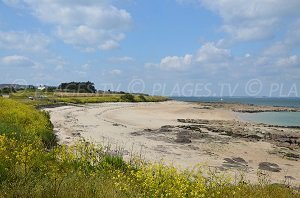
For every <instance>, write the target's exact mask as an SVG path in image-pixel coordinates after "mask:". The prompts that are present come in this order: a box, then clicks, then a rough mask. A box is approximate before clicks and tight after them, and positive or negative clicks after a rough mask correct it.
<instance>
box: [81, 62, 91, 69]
mask: <svg viewBox="0 0 300 198" xmlns="http://www.w3.org/2000/svg"><path fill="white" fill-rule="evenodd" d="M81 68H82V69H84V70H87V69H89V68H90V64H87V63H86V64H83V65H81Z"/></svg>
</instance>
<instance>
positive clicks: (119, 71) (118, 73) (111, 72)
mask: <svg viewBox="0 0 300 198" xmlns="http://www.w3.org/2000/svg"><path fill="white" fill-rule="evenodd" d="M110 74H112V75H120V74H122V71H121V70H119V69H113V70H111V71H110Z"/></svg>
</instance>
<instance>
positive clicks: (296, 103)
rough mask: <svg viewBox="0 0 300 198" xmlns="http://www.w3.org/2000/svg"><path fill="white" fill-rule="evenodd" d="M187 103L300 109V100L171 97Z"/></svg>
mask: <svg viewBox="0 0 300 198" xmlns="http://www.w3.org/2000/svg"><path fill="white" fill-rule="evenodd" d="M170 98H171V99H173V100H178V101H186V102H228V103H242V104H253V105H267V106H279V107H300V98H268V97H262V98H254V97H223V98H220V97H170Z"/></svg>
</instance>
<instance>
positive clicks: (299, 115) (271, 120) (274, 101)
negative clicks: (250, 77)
mask: <svg viewBox="0 0 300 198" xmlns="http://www.w3.org/2000/svg"><path fill="white" fill-rule="evenodd" d="M171 98H172V99H174V100H178V101H186V102H227V103H242V104H253V105H267V106H280V107H300V98H251V97H249V98H247V97H223V98H222V99H221V98H217V97H171ZM237 115H238V116H239V117H240V118H241V119H242V120H245V121H250V122H258V123H265V124H272V125H280V126H300V112H261V113H237Z"/></svg>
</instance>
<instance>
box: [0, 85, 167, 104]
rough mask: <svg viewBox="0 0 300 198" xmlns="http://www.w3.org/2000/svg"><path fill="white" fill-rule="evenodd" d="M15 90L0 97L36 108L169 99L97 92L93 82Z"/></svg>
mask: <svg viewBox="0 0 300 198" xmlns="http://www.w3.org/2000/svg"><path fill="white" fill-rule="evenodd" d="M18 87H19V88H18V89H15V88H14V87H13V86H7V87H4V88H2V89H0V97H1V94H2V95H4V94H5V95H9V97H10V98H11V99H13V100H15V101H19V102H21V103H25V104H29V105H31V106H35V107H44V106H51V105H54V106H59V105H68V104H86V103H103V102H161V101H166V100H168V98H167V97H162V96H150V95H147V94H134V93H125V92H123V91H120V92H116V91H111V90H108V91H101V90H96V88H95V86H94V83H92V82H89V81H88V82H68V83H61V84H60V85H59V86H58V87H53V86H51V87H50V86H40V87H34V86H25V85H24V86H20V85H18Z"/></svg>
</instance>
